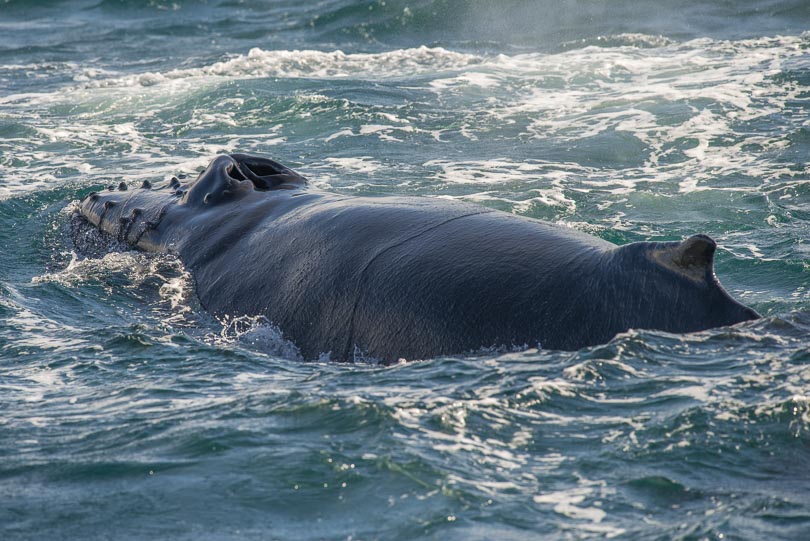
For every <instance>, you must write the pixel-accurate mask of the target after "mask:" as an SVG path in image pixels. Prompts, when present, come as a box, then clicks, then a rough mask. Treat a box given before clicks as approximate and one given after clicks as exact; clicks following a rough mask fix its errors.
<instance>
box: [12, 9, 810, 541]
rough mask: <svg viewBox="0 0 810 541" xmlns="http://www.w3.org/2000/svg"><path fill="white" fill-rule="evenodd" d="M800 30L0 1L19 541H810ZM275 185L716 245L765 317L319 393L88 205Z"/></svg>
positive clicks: (388, 373) (568, 13)
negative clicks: (205, 187)
mask: <svg viewBox="0 0 810 541" xmlns="http://www.w3.org/2000/svg"><path fill="white" fill-rule="evenodd" d="M809 28H810V7H808V4H807V3H806V2H804V1H801V0H795V1H779V2H778V1H770V0H751V1H747V2H716V3H705V2H695V1H684V0H681V1H669V2H655V3H653V2H645V3H642V2H630V1H627V0H624V1H618V2H610V3H607V2H603V1H597V0H588V1H586V0H579V1H571V2H550V1H548V2H545V1H544V2H529V1H525V2H518V1H510V2H505V3H497V4H496V3H492V2H483V1H480V2H479V1H471V0H468V1H456V2H450V1H448V0H415V1H402V0H385V1H382V0H380V1H355V2H350V1H338V0H323V1H320V2H317V3H311V4H309V3H305V2H292V1H279V2H259V1H250V0H246V1H237V0H208V1H207V2H202V1H200V2H194V1H163V0H156V1H151V2H147V1H143V2H136V1H134V0H132V1H125V0H120V1H119V0H87V1H76V2H60V1H56V0H40V1H36V2H34V1H17V0H12V1H6V2H4V3H0V246H2V248H0V255H1V256H2V257H0V458H2V460H0V538H2V539H4V540H16V539H83V540H84V539H89V540H92V539H195V540H196V539H206V540H208V539H296V540H297V539H335V540H338V539H341V540H346V539H352V540H370V539H380V540H393V539H403V540H405V539H408V540H410V539H441V540H453V539H458V540H471V539H482V540H483V539H497V540H518V539H521V540H522V539H538V538H542V539H565V540H567V539H590V538H604V537H610V538H613V537H615V538H618V539H645V540H646V539H661V540H665V539H667V540H668V539H684V540H687V539H689V540H691V539H694V540H699V539H710V540H719V539H747V540H758V539H769V540H770V539H786V540H799V539H807V538H808V535H810V534H808V532H810V473H808V472H809V471H810V432H809V431H810V334H808V333H809V332H810V268H808V264H809V263H810V244H808V242H807V239H808V236H810V235H809V233H810V165H809V164H808V159H810V131H809V130H810V34H808V33H807V30H808V29H809ZM231 151H242V152H255V153H258V154H263V155H267V156H270V157H273V158H275V159H277V160H279V161H281V162H282V163H285V164H287V165H289V166H291V167H294V168H296V169H297V170H299V171H300V172H302V173H303V174H305V175H306V176H308V177H309V178H310V179H311V181H312V182H313V183H314V184H315V185H317V186H319V187H322V188H325V189H330V190H334V191H337V192H341V193H347V194H369V193H373V194H386V193H391V194H416V195H422V196H426V197H448V198H456V199H462V200H465V201H472V202H476V203H479V204H481V205H485V206H489V207H493V208H498V209H502V210H505V211H509V212H515V213H519V214H523V215H526V216H532V217H536V218H541V219H545V220H550V221H554V222H559V223H564V224H568V225H570V226H572V227H575V228H577V229H581V230H583V231H587V232H589V233H592V234H595V235H597V236H600V237H602V238H605V239H607V240H610V241H612V242H616V243H626V242H631V241H637V240H645V239H649V240H677V239H681V238H684V237H685V236H688V235H692V234H694V233H708V234H710V235H712V236H713V237H714V238H716V239H717V241H718V243H719V246H720V248H719V251H718V255H717V263H716V270H717V274H718V276H719V277H720V279H721V281H722V282H723V284H724V285H725V286H726V288H727V289H728V290H729V291H730V292H731V293H732V294H733V295H734V296H735V297H737V298H739V299H741V300H743V301H744V302H746V303H747V304H749V305H751V306H752V307H754V308H755V309H757V310H758V311H759V312H760V313H762V314H763V315H764V316H765V317H764V319H762V320H760V321H757V322H755V323H752V324H747V325H742V326H739V327H735V328H726V329H716V330H711V331H706V332H702V333H696V334H691V335H683V336H678V335H670V334H666V333H660V332H647V331H639V332H636V331H631V332H629V333H626V334H623V335H620V336H618V337H616V338H615V339H614V340H613V341H612V342H611V343H609V344H606V345H603V346H599V347H594V348H590V349H585V350H581V351H578V352H566V353H561V352H555V351H536V350H528V351H520V352H503V351H501V352H497V351H496V352H482V353H481V354H480V355H477V356H474V357H458V358H441V359H435V360H431V361H425V362H412V363H406V364H399V365H395V366H391V367H379V366H376V365H373V364H370V363H369V364H356V365H339V364H330V363H301V362H298V361H295V360H294V359H292V358H291V357H292V355H291V349H290V345H289V344H288V343H286V342H284V340H283V339H282V338H281V337H280V336H279V335H278V333H276V332H275V331H274V330H273V329H272V328H271V327H269V326H267V325H265V324H263V322H262V321H257V320H248V319H245V318H242V319H237V320H236V321H229V322H220V321H217V320H215V319H213V318H211V317H210V316H208V315H206V314H205V312H204V311H202V310H201V309H200V307H199V306H198V302H197V300H196V299H195V296H194V291H193V282H192V278H191V277H190V276H189V275H188V274H187V273H186V272H185V271H184V269H183V268H182V266H181V265H180V264H179V263H178V262H177V261H176V260H173V259H172V258H170V257H167V256H155V255H147V254H142V253H135V252H125V253H120V252H113V253H109V254H101V253H99V254H89V255H94V256H97V257H87V255H88V254H86V253H80V252H79V253H77V250H76V248H75V247H74V245H73V243H72V241H71V234H70V233H71V226H70V214H71V210H72V208H73V205H75V201H76V200H78V199H79V198H81V197H82V196H83V195H85V194H87V193H89V192H90V191H92V190H93V189H97V188H99V187H102V186H106V185H107V184H110V183H117V182H120V181H121V180H126V181H135V180H142V179H149V180H152V181H155V180H163V179H168V178H170V177H171V176H172V175H177V174H188V175H192V174H195V173H196V171H198V170H200V168H202V167H203V166H204V165H205V164H206V163H207V162H208V161H209V160H210V159H211V158H212V157H213V156H214V155H216V154H217V153H222V152H231Z"/></svg>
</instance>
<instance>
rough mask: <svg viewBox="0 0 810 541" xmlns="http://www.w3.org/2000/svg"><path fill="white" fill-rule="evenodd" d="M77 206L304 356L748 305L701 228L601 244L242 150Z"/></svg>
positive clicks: (702, 324)
mask: <svg viewBox="0 0 810 541" xmlns="http://www.w3.org/2000/svg"><path fill="white" fill-rule="evenodd" d="M79 212H80V213H81V215H82V216H83V217H84V218H85V219H86V220H88V221H89V222H90V223H92V224H93V225H95V226H97V227H98V228H99V229H101V230H102V231H104V232H106V233H108V234H109V235H112V236H114V237H116V238H118V240H120V241H122V242H126V243H127V244H128V245H130V246H132V247H135V248H138V249H141V250H146V251H152V252H167V253H172V254H176V255H177V256H178V257H179V258H180V259H181V260H182V261H183V263H184V264H185V266H186V267H187V268H188V269H189V270H190V272H191V274H192V275H193V277H194V281H195V286H196V292H197V295H198V296H199V299H200V301H201V303H202V305H203V306H204V307H205V309H206V310H208V311H209V312H210V313H212V314H214V315H216V316H218V317H225V316H242V315H248V316H265V317H266V318H267V319H268V320H269V321H270V322H272V324H273V325H276V326H277V327H278V328H279V329H280V330H281V331H282V332H283V334H284V336H285V338H287V339H289V340H291V341H292V342H293V343H294V344H295V345H296V346H297V347H298V348H299V349H300V352H301V355H302V356H303V358H304V359H316V358H319V357H321V356H322V355H323V354H328V355H329V357H330V358H331V359H333V360H342V361H351V360H353V359H355V358H356V357H357V356H358V354H361V355H363V356H365V357H372V358H375V359H379V360H381V361H384V362H393V361H396V360H398V359H425V358H431V357H436V356H440V355H448V354H463V353H468V352H475V351H477V350H480V349H481V348H500V347H507V348H512V347H517V348H519V347H542V348H547V349H563V350H575V349H579V348H582V347H586V346H592V345H596V344H601V343H605V342H608V341H609V340H610V339H611V338H613V337H614V336H615V335H616V334H618V333H621V332H624V331H627V330H629V329H657V330H662V331H668V332H673V333H686V332H694V331H700V330H704V329H708V328H712V327H720V326H725V325H733V324H736V323H740V322H743V321H748V320H752V319H756V318H758V317H759V316H758V314H757V313H756V312H755V311H754V310H752V309H751V308H748V307H746V306H744V305H743V304H741V303H739V302H737V301H736V300H734V299H733V298H732V297H731V296H730V295H729V294H728V293H727V292H726V291H725V290H724V289H723V288H722V286H721V285H720V283H719V282H718V280H717V278H716V277H715V274H714V263H713V260H714V253H715V250H716V243H715V242H714V241H713V240H712V239H711V238H709V237H708V236H706V235H695V236H692V237H690V238H688V239H686V240H684V241H682V242H637V243H632V244H627V245H624V246H616V245H614V244H612V243H610V242H607V241H605V240H602V239H600V238H597V237H594V236H591V235H587V234H585V233H582V232H579V231H577V230H574V229H571V228H567V227H563V226H559V225H555V224H551V223H548V222H544V221H540V220H535V219H531V218H526V217H521V216H516V215H512V214H508V213H505V212H501V211H497V210H492V209H487V208H484V207H480V206H476V205H472V204H467V203H462V202H458V201H448V200H443V199H435V198H428V197H398V196H380V197H355V196H348V195H340V194H335V193H330V192H326V191H322V190H318V189H315V188H313V187H311V186H308V185H307V181H306V179H304V178H303V177H302V176H300V175H298V174H297V173H295V172H294V171H292V170H291V169H289V168H287V167H285V166H283V165H281V164H280V163H278V162H275V161H273V160H270V159H266V158H260V157H255V156H248V155H244V154H231V155H221V156H218V157H216V158H215V159H214V160H213V161H212V162H211V163H210V165H209V166H208V167H207V168H206V169H205V170H204V171H203V172H202V173H200V175H199V176H198V177H197V178H196V179H195V180H192V181H190V182H188V183H181V182H180V181H179V180H177V179H176V178H175V179H172V180H171V182H169V183H167V184H166V185H165V186H162V187H158V186H152V185H151V184H150V183H149V182H144V183H143V185H142V186H140V187H138V188H134V189H133V188H130V189H127V186H126V185H125V184H124V183H122V184H121V185H119V186H118V188H115V187H111V189H108V190H107V191H104V192H96V193H91V194H90V195H88V196H87V197H85V198H84V199H83V200H82V201H81V203H80V211H79Z"/></svg>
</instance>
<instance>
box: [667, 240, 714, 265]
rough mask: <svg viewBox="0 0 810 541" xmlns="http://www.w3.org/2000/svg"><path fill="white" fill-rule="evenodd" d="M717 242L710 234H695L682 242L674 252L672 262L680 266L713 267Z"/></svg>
mask: <svg viewBox="0 0 810 541" xmlns="http://www.w3.org/2000/svg"><path fill="white" fill-rule="evenodd" d="M715 250H717V243H716V242H714V239H712V238H711V237H710V236H708V235H693V236H691V237H689V238H688V239H686V240H685V241H683V242H681V244H680V245H679V246H678V247H677V248H675V252H674V253H673V254H672V262H673V263H675V264H676V265H678V266H679V267H684V268H688V267H701V268H706V267H708V268H711V267H712V265H713V264H714V252H715Z"/></svg>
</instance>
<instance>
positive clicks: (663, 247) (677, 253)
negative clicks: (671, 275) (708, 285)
mask: <svg viewBox="0 0 810 541" xmlns="http://www.w3.org/2000/svg"><path fill="white" fill-rule="evenodd" d="M716 250H717V243H716V242H714V240H713V239H712V238H711V237H709V236H708V235H693V236H691V237H689V238H688V239H686V240H684V241H681V242H662V243H655V244H654V247H653V248H652V249H651V250H650V251H649V252H647V253H648V257H649V258H650V259H651V260H653V261H655V262H656V263H658V264H659V265H661V266H663V267H666V268H668V269H669V270H671V271H673V272H676V273H678V274H680V275H682V276H685V277H686V278H689V279H690V280H694V281H695V282H705V281H706V280H711V279H712V276H713V275H714V252H715V251H716Z"/></svg>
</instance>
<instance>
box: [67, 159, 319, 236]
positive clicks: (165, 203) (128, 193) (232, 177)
mask: <svg viewBox="0 0 810 541" xmlns="http://www.w3.org/2000/svg"><path fill="white" fill-rule="evenodd" d="M306 183H307V181H306V179H305V178H304V177H302V176H301V175H299V174H297V173H296V172H294V171H293V170H291V169H289V168H287V167H285V166H283V165H281V164H280V163H278V162H276V161H273V160H270V159H266V158H259V157H255V156H249V155H247V154H229V155H222V156H218V157H216V158H215V159H214V160H213V161H211V163H210V164H209V165H208V167H206V168H205V170H203V171H202V172H201V173H200V174H199V176H197V178H196V179H194V180H191V181H190V182H182V181H181V180H180V179H178V178H177V177H173V178H172V179H171V180H169V181H168V182H165V183H162V185H153V184H152V183H151V182H149V181H144V182H143V183H142V184H141V185H139V186H128V185H127V184H126V183H125V182H121V183H120V184H118V185H117V186H109V187H108V188H107V190H104V191H101V192H93V193H90V194H89V195H87V196H86V197H85V198H84V199H83V200H82V201H81V203H80V206H79V212H80V213H81V215H82V216H84V218H85V219H86V220H87V221H89V222H90V223H92V224H93V225H95V226H96V227H98V228H99V229H100V230H102V231H104V232H105V233H107V234H109V235H111V236H113V237H115V238H116V239H118V241H120V242H123V243H126V244H128V245H130V246H139V247H141V248H145V249H147V250H159V249H160V248H159V246H156V245H162V244H165V243H166V240H165V239H162V238H157V237H156V235H155V232H156V231H157V230H158V228H159V227H160V226H161V224H165V223H166V222H171V223H175V224H176V223H178V222H181V221H183V220H184V219H188V218H189V217H190V216H195V215H197V214H199V213H201V212H205V211H209V210H212V209H214V208H216V207H220V206H222V207H224V206H225V205H227V204H228V203H236V202H239V201H244V200H250V199H260V198H264V197H265V196H266V195H267V194H266V193H265V192H269V191H272V190H290V189H299V188H302V187H304V186H306Z"/></svg>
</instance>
